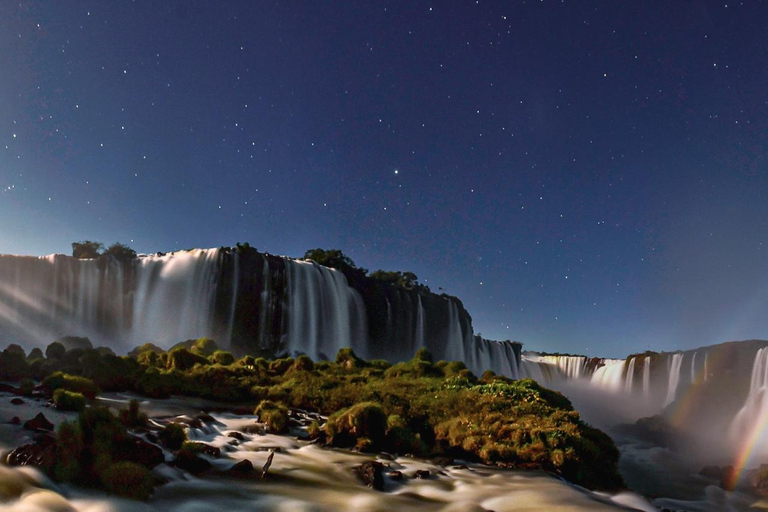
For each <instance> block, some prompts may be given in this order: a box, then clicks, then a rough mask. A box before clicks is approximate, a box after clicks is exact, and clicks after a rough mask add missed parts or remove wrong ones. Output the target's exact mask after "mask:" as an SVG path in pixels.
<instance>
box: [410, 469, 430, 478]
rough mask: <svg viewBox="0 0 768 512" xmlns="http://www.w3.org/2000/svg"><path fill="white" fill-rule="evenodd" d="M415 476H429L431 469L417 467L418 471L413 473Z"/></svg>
mask: <svg viewBox="0 0 768 512" xmlns="http://www.w3.org/2000/svg"><path fill="white" fill-rule="evenodd" d="M413 478H429V470H428V469H417V470H416V472H415V473H414V474H413Z"/></svg>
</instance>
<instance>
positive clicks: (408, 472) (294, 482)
mask: <svg viewBox="0 0 768 512" xmlns="http://www.w3.org/2000/svg"><path fill="white" fill-rule="evenodd" d="M127 398H128V397H121V396H119V395H115V396H112V397H110V398H109V399H108V400H109V402H110V403H112V404H113V405H115V406H124V404H125V403H126V402H127ZM2 399H3V400H5V401H7V398H6V397H3V398H2ZM194 402H197V401H195V400H191V399H190V400H177V399H173V400H158V401H152V402H144V404H143V406H142V407H143V408H144V409H145V410H149V411H150V415H151V416H153V417H154V418H157V417H158V415H159V414H171V415H174V416H175V415H182V414H183V415H186V417H187V418H188V417H190V416H193V415H195V414H196V413H197V412H198V411H199V410H200V409H199V408H197V407H198V406H194V405H192V404H193V403H194ZM200 405H202V404H200ZM9 407H13V406H9ZM6 409H8V410H6ZM17 410H18V409H10V408H7V407H5V405H3V406H1V407H0V420H2V421H6V419H7V418H6V415H7V414H11V413H14V411H17ZM152 411H155V412H152ZM35 412H36V411H35ZM16 413H17V412H16ZM46 414H48V412H47V411H46ZM214 418H215V420H216V421H215V422H214V423H207V424H205V426H204V427H203V428H200V429H188V430H187V432H188V436H189V438H190V439H191V440H195V441H200V442H205V443H208V444H210V445H212V446H217V447H219V448H220V449H221V457H219V458H210V457H204V458H207V459H208V460H209V462H211V464H212V465H213V467H214V472H216V471H226V470H227V469H229V468H230V467H232V465H234V464H235V463H236V462H238V461H241V460H246V459H247V460H250V461H251V462H252V463H253V465H254V467H255V468H256V470H257V471H258V469H259V468H261V467H262V465H263V464H264V463H265V461H266V459H267V457H268V456H269V453H270V452H269V450H270V449H274V448H277V447H279V448H280V451H278V452H276V453H275V455H274V459H273V462H272V465H271V467H270V471H269V474H270V476H271V478H267V479H266V480H260V479H259V478H257V477H252V478H245V479H238V478H231V477H226V476H223V475H219V476H212V475H203V476H193V475H190V474H188V473H186V472H184V471H180V470H178V469H176V468H173V467H171V466H168V465H166V464H161V465H160V466H158V467H157V468H155V470H154V471H153V473H154V474H155V475H157V476H160V477H162V478H164V479H165V480H166V481H167V483H165V484H163V485H160V486H158V487H156V489H155V493H154V494H153V495H152V497H151V498H150V500H149V501H148V502H146V503H142V502H133V501H127V500H122V499H118V498H115V497H113V496H107V495H105V494H103V493H101V492H98V491H94V490H86V489H80V488H77V487H71V486H64V487H58V486H56V485H55V484H54V483H52V482H51V481H50V480H48V479H47V478H45V477H44V476H42V475H41V474H40V473H39V472H37V471H35V470H33V469H29V468H21V469H20V468H7V467H2V466H0V510H2V511H3V512H11V511H12V512H33V511H34V512H64V511H77V512H148V511H155V510H162V511H163V512H203V511H205V512H208V511H211V512H213V511H220V510H231V511H239V510H258V511H264V512H309V511H311V512H325V511H328V512H337V511H338V512H342V511H343V512H346V511H350V510H354V511H361V512H389V511H392V510H403V511H405V510H407V511H413V512H482V511H488V510H494V511H497V512H507V511H509V512H513V511H532V510H558V511H564V512H581V511H597V512H603V511H605V512H607V511H613V510H628V509H629V510H641V511H647V512H652V511H654V510H655V509H654V508H653V507H652V506H651V505H650V504H649V503H648V501H647V500H645V499H644V498H642V497H640V496H638V495H636V494H632V493H629V492H622V493H620V494H617V495H615V496H610V495H606V494H598V493H592V492H589V491H585V490H583V489H579V488H576V487H573V486H571V485H569V484H567V483H566V482H564V481H562V480H560V479H558V478H555V477H552V476H548V475H546V474H544V473H539V472H522V471H509V470H500V469H495V468H490V467H486V466H482V465H477V464H467V465H466V466H464V467H461V466H458V465H456V466H448V467H440V466H436V465H434V464H431V463H429V462H427V461H425V460H421V459H415V458H410V457H399V458H396V459H395V460H392V461H390V460H385V459H379V462H381V463H383V464H385V465H386V466H388V471H389V470H397V471H401V472H402V473H403V474H404V475H405V478H404V480H403V481H402V482H397V481H395V480H393V479H392V478H390V477H388V476H385V477H384V478H385V482H384V484H385V492H380V491H375V490H373V489H369V488H367V487H366V486H365V485H364V484H363V483H362V482H360V481H359V480H358V479H357V477H356V476H355V473H354V471H353V469H352V468H353V467H354V466H356V465H359V464H361V463H362V462H365V461H369V460H374V459H375V457H374V456H370V455H362V454H356V453H351V452H346V451H341V450H325V449H322V448H320V447H318V446H316V445H309V444H308V443H306V442H303V441H297V440H296V438H295V437H287V436H275V435H257V434H253V435H251V434H245V433H244V434H243V436H244V438H245V439H244V441H242V442H240V443H236V444H233V439H232V438H230V437H228V436H227V434H229V433H230V432H233V431H241V430H242V429H243V428H244V427H246V426H249V425H254V424H255V423H256V418H255V417H254V416H234V415H230V414H216V415H214ZM169 419H170V418H169ZM10 428H12V429H18V430H19V431H20V430H21V427H16V426H14V427H10ZM293 433H294V434H296V433H298V430H294V432H293ZM3 444H4V443H2V439H0V449H1V448H4V446H3ZM167 457H168V458H170V457H171V455H170V454H167ZM416 470H427V471H429V472H430V475H431V476H430V478H427V479H415V478H413V475H414V473H415V472H416ZM624 507H628V508H624Z"/></svg>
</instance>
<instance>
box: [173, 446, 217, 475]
mask: <svg viewBox="0 0 768 512" xmlns="http://www.w3.org/2000/svg"><path fill="white" fill-rule="evenodd" d="M172 464H173V465H174V466H176V467H177V468H179V469H183V470H185V471H189V472H190V473H193V474H198V473H202V472H203V471H208V470H209V469H211V463H210V462H208V461H207V460H205V459H203V458H202V457H198V456H197V455H194V454H192V453H190V452H188V451H180V452H179V453H178V454H177V455H176V460H174V461H173V462H172Z"/></svg>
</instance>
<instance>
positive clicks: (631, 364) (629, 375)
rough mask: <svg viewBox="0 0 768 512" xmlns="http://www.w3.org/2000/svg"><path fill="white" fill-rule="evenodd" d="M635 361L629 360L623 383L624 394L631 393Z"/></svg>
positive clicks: (633, 359)
mask: <svg viewBox="0 0 768 512" xmlns="http://www.w3.org/2000/svg"><path fill="white" fill-rule="evenodd" d="M635 359H636V358H634V357H633V358H632V359H630V360H629V365H628V366H627V376H626V379H625V381H624V392H625V393H627V394H630V393H632V381H633V379H634V378H635Z"/></svg>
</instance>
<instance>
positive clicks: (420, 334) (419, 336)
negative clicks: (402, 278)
mask: <svg viewBox="0 0 768 512" xmlns="http://www.w3.org/2000/svg"><path fill="white" fill-rule="evenodd" d="M417 297H418V302H417V304H418V306H417V309H416V332H415V336H414V340H415V343H414V344H415V345H416V349H419V348H421V347H423V346H424V305H423V304H422V302H421V295H417Z"/></svg>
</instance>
